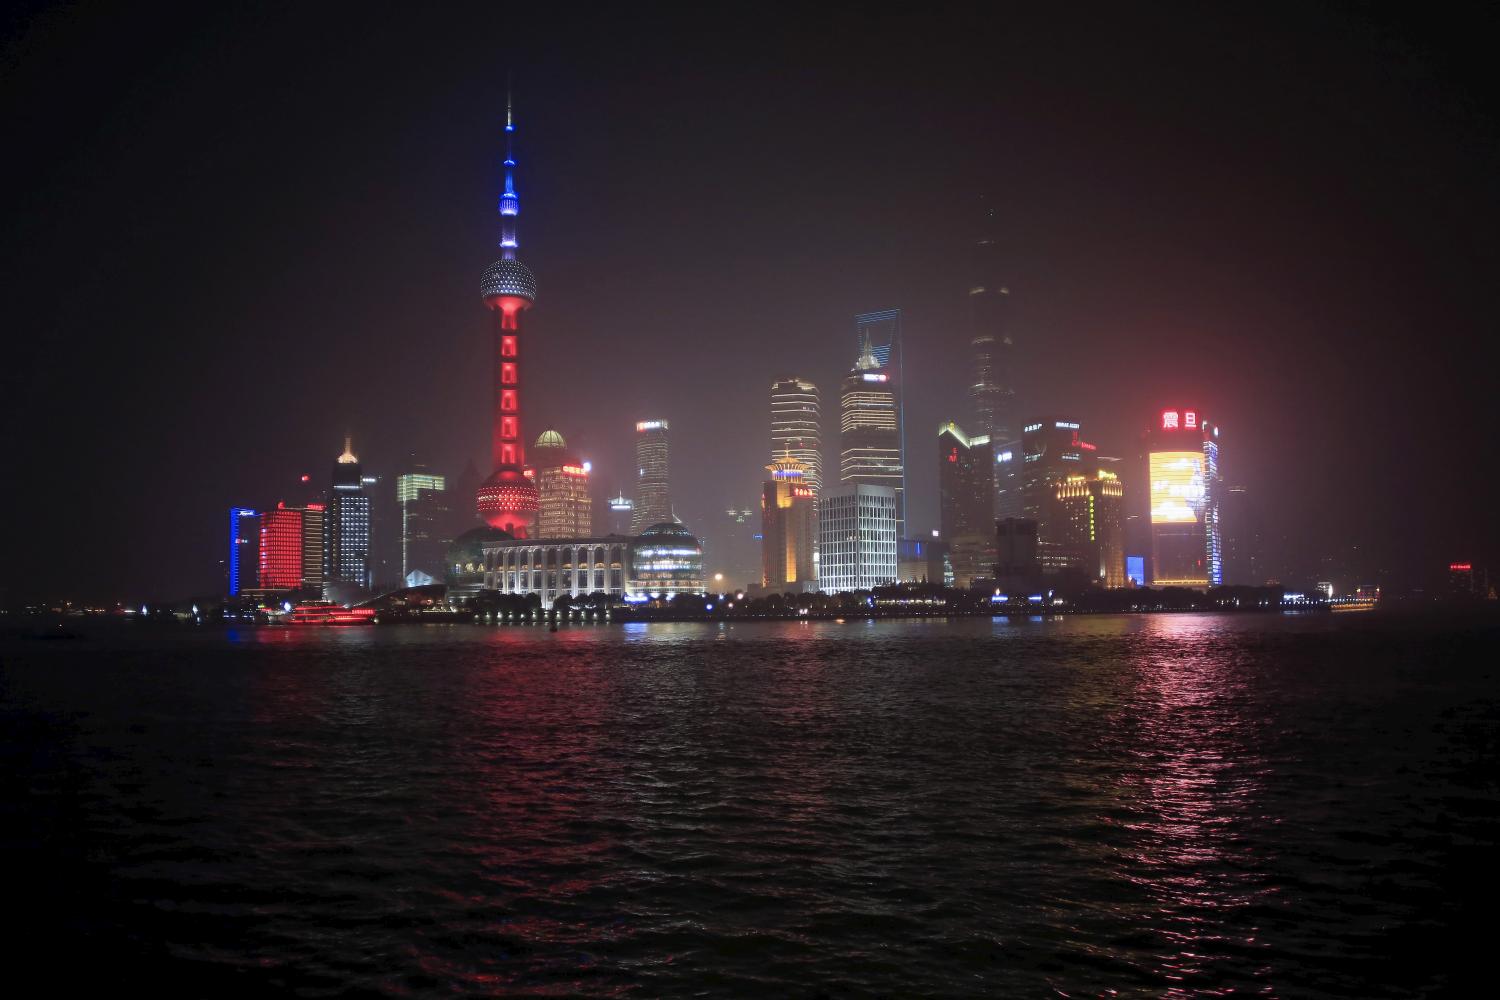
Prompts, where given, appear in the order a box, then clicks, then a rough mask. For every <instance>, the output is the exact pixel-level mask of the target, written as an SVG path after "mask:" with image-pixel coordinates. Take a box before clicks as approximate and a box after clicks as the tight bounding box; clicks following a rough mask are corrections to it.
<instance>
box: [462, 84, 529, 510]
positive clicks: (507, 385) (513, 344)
mask: <svg viewBox="0 0 1500 1000" xmlns="http://www.w3.org/2000/svg"><path fill="white" fill-rule="evenodd" d="M515 131H516V125H515V119H514V117H513V116H512V114H511V108H510V102H509V100H507V101H506V105H505V190H504V191H503V192H501V194H500V259H499V260H497V261H495V262H494V263H493V264H491V265H490V266H489V268H488V269H486V271H485V272H484V276H483V277H482V278H481V279H480V282H479V294H480V295H481V296H482V297H483V298H484V304H485V306H486V307H488V308H489V310H490V313H491V315H492V316H493V317H494V339H495V345H494V352H495V353H494V361H495V381H494V387H495V388H494V393H495V395H494V403H493V405H494V420H493V424H492V430H491V460H492V462H493V464H494V471H493V472H491V473H490V477H489V478H488V479H486V480H485V481H484V483H483V485H481V486H480V487H479V491H478V495H477V496H476V498H475V506H476V510H477V511H478V513H479V516H480V518H481V519H483V520H484V522H485V523H486V524H488V525H489V526H490V527H492V528H500V529H503V530H504V531H507V532H509V533H510V534H511V535H512V536H514V537H516V538H525V537H527V533H528V532H529V531H530V529H531V526H532V525H533V524H534V523H535V522H536V514H537V507H538V497H537V488H536V484H535V483H534V482H532V479H531V477H530V476H529V475H528V474H527V472H528V470H527V468H526V449H525V445H524V443H523V440H522V438H521V313H522V312H523V311H525V310H526V309H529V308H531V304H532V303H533V302H535V301H536V277H535V276H534V275H533V274H532V273H531V270H530V269H529V268H527V267H526V265H525V264H522V263H521V262H520V261H519V260H517V259H516V247H517V246H518V245H519V240H518V238H517V236H516V217H517V216H518V215H519V214H520V212H521V199H520V196H519V195H517V194H516V185H515V169H516V158H515V146H514V142H513V139H514V137H515Z"/></svg>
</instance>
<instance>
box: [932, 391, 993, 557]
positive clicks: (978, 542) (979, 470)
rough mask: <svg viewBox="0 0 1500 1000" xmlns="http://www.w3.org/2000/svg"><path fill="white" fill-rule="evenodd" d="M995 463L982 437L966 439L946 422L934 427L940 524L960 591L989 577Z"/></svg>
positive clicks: (950, 422)
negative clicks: (936, 430)
mask: <svg viewBox="0 0 1500 1000" xmlns="http://www.w3.org/2000/svg"><path fill="white" fill-rule="evenodd" d="M994 464H995V463H994V462H993V461H991V450H990V439H989V438H988V437H987V436H985V435H979V436H977V437H972V438H971V437H969V436H968V435H967V434H965V433H964V432H963V428H961V427H959V426H958V425H957V424H955V423H953V422H952V421H951V420H950V421H949V422H948V423H946V424H943V425H942V426H941V427H939V428H938V515H939V524H940V525H941V533H942V536H943V539H944V541H946V542H947V543H948V549H949V558H950V559H951V561H952V564H953V578H954V582H955V583H956V584H957V585H958V586H960V587H967V586H970V585H971V584H972V583H973V581H974V580H975V579H978V578H989V577H991V576H992V575H993V573H994V570H993V567H994V563H995V517H994V513H993V511H994V499H993V496H992V494H993V491H994V479H993V478H992V476H993V473H992V472H991V468H990V467H991V466H993V465H994Z"/></svg>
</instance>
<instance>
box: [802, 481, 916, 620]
mask: <svg viewBox="0 0 1500 1000" xmlns="http://www.w3.org/2000/svg"><path fill="white" fill-rule="evenodd" d="M818 506H819V515H818V558H819V562H818V586H819V589H821V590H823V591H824V592H825V593H830V594H835V593H839V592H841V591H847V590H868V589H869V588H871V587H878V586H881V585H882V584H887V583H891V582H892V581H894V580H896V579H897V575H898V567H897V539H898V538H899V537H900V536H899V534H898V528H897V524H898V523H899V522H898V520H897V517H896V491H895V490H893V489H891V488H890V487H888V486H868V485H865V484H863V483H849V484H846V485H843V486H838V487H834V488H830V489H827V490H825V491H824V492H823V496H822V498H821V500H820V501H819V504H818Z"/></svg>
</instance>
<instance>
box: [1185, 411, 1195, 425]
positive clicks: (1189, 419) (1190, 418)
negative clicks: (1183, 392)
mask: <svg viewBox="0 0 1500 1000" xmlns="http://www.w3.org/2000/svg"><path fill="white" fill-rule="evenodd" d="M1182 426H1184V427H1197V426H1198V414H1196V413H1194V412H1193V411H1192V410H1188V411H1187V412H1186V413H1184V414H1183V415H1182Z"/></svg>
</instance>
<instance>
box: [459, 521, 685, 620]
mask: <svg viewBox="0 0 1500 1000" xmlns="http://www.w3.org/2000/svg"><path fill="white" fill-rule="evenodd" d="M481 552H482V557H483V558H482V561H483V572H484V589H486V590H493V591H496V592H498V593H501V594H519V595H522V596H525V595H527V594H536V595H537V596H538V597H539V598H540V599H541V602H542V606H543V607H547V606H549V605H551V603H552V602H553V601H555V600H557V598H559V597H586V596H588V595H589V594H594V593H603V594H605V595H607V596H609V597H611V598H614V599H615V600H619V601H625V602H627V603H636V602H638V601H639V602H644V601H648V600H653V599H667V598H671V597H673V596H675V595H677V594H701V593H703V547H702V545H700V544H699V542H698V539H697V538H695V537H694V536H693V535H691V534H690V533H688V531H687V530H686V529H685V528H683V527H682V526H681V525H672V524H659V525H653V526H652V527H651V528H649V529H647V530H646V531H645V532H644V533H643V534H641V535H640V536H638V537H634V538H631V537H628V536H622V535H606V536H604V537H602V538H570V539H560V540H556V541H543V540H538V539H527V538H521V539H505V540H501V541H491V542H485V543H483V546H482V548H481Z"/></svg>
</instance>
